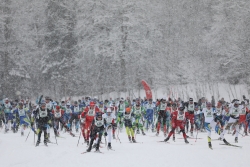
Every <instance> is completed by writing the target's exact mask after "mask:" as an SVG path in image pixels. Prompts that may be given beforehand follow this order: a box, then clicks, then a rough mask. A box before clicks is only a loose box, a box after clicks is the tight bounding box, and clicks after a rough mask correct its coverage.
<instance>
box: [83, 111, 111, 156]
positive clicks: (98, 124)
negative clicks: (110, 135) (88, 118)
mask: <svg viewBox="0 0 250 167" xmlns="http://www.w3.org/2000/svg"><path fill="white" fill-rule="evenodd" d="M105 125H106V120H105V119H104V118H103V117H102V113H101V112H98V113H96V117H94V119H93V121H92V123H91V126H90V131H91V132H90V143H89V148H88V149H87V152H90V151H91V149H92V145H93V142H94V140H95V138H96V136H97V133H98V141H97V145H96V152H100V150H99V146H100V142H101V139H102V135H103V133H104V135H105V136H107V133H106V132H105V128H104V126H105Z"/></svg>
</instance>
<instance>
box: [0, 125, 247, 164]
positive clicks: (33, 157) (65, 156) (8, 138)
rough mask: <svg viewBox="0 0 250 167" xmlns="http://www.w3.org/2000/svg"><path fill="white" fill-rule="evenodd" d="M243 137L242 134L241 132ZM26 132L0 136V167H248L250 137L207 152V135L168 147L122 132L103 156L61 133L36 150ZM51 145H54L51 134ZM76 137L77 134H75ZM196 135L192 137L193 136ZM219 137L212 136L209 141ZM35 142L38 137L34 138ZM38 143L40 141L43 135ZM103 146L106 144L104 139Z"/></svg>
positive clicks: (216, 143) (148, 137)
mask: <svg viewBox="0 0 250 167" xmlns="http://www.w3.org/2000/svg"><path fill="white" fill-rule="evenodd" d="M241 133H242V131H241ZM27 134H28V130H26V131H25V135H24V136H23V137H21V135H20V131H18V133H15V134H13V133H12V132H8V133H7V134H4V133H3V130H2V131H1V132H0V139H1V140H0V148H1V151H0V162H1V165H0V166H1V167H34V166H35V167H57V166H60V167H71V166H72V167H78V166H79V167H80V166H81V167H82V166H86V167H92V166H93V167H96V166H102V167H128V166H131V167H134V166H135V167H139V166H143V167H152V166H155V167H158V166H170V167H175V166H176V167H179V166H192V167H201V166H202V167H206V166H207V167H211V166H221V167H222V166H230V167H233V166H237V167H247V166H248V165H249V164H248V158H249V155H248V153H249V151H250V136H246V137H242V136H241V135H239V143H236V145H240V146H243V148H236V147H230V146H223V145H219V143H223V142H222V141H212V146H213V150H210V149H209V148H208V144H207V137H206V133H204V132H203V133H202V132H201V133H199V134H198V137H199V138H202V139H197V142H195V140H194V139H188V141H189V143H190V144H185V143H184V139H178V138H182V135H181V134H180V135H179V134H176V141H175V142H174V141H173V140H172V137H171V139H170V140H169V142H170V143H162V142H157V141H160V140H164V137H163V133H162V132H160V136H158V137H152V136H154V134H155V133H152V132H147V133H146V134H147V135H146V136H142V135H141V134H137V135H136V140H137V141H138V142H143V143H129V142H128V139H127V135H126V133H125V131H124V130H123V132H122V133H120V135H119V137H120V140H121V144H120V143H119V141H118V140H117V141H116V140H112V147H113V149H115V151H109V150H107V149H106V147H105V144H102V146H103V148H100V151H102V152H103V153H104V154H98V153H94V150H92V152H91V153H87V154H81V153H82V152H85V151H86V149H87V147H86V145H85V144H82V143H83V138H82V137H81V139H80V142H79V145H78V147H77V142H78V137H71V136H70V135H69V134H67V133H62V132H61V136H63V137H66V139H63V138H57V141H58V145H56V144H48V147H46V146H44V144H43V142H41V143H40V145H39V146H38V147H35V146H34V135H33V134H32V133H30V136H29V138H28V140H27V142H25V139H26V137H27ZM51 135H52V137H51V141H52V142H55V138H54V135H53V134H52V131H51ZM78 135H79V134H78ZM195 135H196V132H195V133H194V136H195ZM218 137H219V136H218V135H217V134H215V133H214V131H213V132H212V139H216V138H218ZM225 137H226V139H227V141H228V142H230V143H232V144H235V143H234V136H232V135H231V134H226V136H225ZM36 139H37V137H36ZM41 141H43V134H42V138H41ZM102 142H103V143H105V140H104V138H103V139H102Z"/></svg>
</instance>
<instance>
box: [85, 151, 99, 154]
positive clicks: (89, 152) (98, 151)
mask: <svg viewBox="0 0 250 167" xmlns="http://www.w3.org/2000/svg"><path fill="white" fill-rule="evenodd" d="M86 153H91V152H87V151H85V152H82V153H81V154H86ZM93 153H100V154H104V153H103V152H101V151H94V152H93Z"/></svg>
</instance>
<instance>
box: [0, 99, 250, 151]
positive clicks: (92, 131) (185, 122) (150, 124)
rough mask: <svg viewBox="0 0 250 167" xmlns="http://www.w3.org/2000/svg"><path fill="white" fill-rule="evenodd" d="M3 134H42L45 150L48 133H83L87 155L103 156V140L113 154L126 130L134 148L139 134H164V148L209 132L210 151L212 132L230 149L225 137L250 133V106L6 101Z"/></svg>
mask: <svg viewBox="0 0 250 167" xmlns="http://www.w3.org/2000/svg"><path fill="white" fill-rule="evenodd" d="M0 128H2V129H3V128H4V130H5V133H8V131H10V130H11V131H13V132H14V133H16V132H18V130H20V131H21V135H22V136H23V135H24V130H25V129H27V128H31V129H32V131H34V133H35V134H37V136H38V139H37V142H36V146H39V144H40V142H41V135H42V133H44V144H45V145H47V143H48V142H50V131H51V129H53V132H54V134H55V136H57V137H59V136H60V131H65V132H68V133H69V134H70V135H71V136H73V137H74V136H75V134H74V133H73V132H76V133H77V132H80V135H82V136H83V138H84V140H85V142H86V143H87V145H88V149H87V152H89V151H91V149H93V148H95V149H96V151H99V147H100V143H101V141H102V137H103V136H104V137H105V140H106V137H107V139H108V149H112V147H111V140H112V138H113V139H116V138H119V136H118V134H119V133H120V132H121V131H123V130H125V131H126V134H127V136H128V140H129V141H130V142H136V140H135V133H136V134H140V133H141V134H142V135H146V133H147V132H148V131H149V130H150V131H152V132H155V133H156V136H158V135H159V133H160V131H162V132H163V134H164V136H165V137H166V138H165V140H164V141H165V142H167V141H168V140H169V139H170V137H171V136H173V140H175V133H183V138H184V142H185V143H189V142H188V140H187V139H188V137H189V136H188V135H187V133H188V132H190V136H193V133H194V131H196V132H197V133H198V132H205V131H206V132H207V136H208V146H209V148H211V149H212V144H211V129H214V130H215V132H216V133H217V134H218V135H219V137H220V138H219V139H220V140H223V141H224V143H225V144H226V145H230V143H228V142H227V141H226V139H225V135H226V134H227V133H231V132H232V133H233V134H235V142H238V135H239V133H240V129H242V128H243V129H244V135H248V133H250V131H249V128H250V103H249V100H248V99H246V97H245V96H243V100H241V101H240V100H238V99H234V100H232V101H231V102H226V101H225V100H224V99H223V98H222V99H220V100H219V101H218V102H215V100H214V98H213V97H212V100H211V101H209V100H208V99H206V98H205V97H202V98H201V99H199V100H198V101H197V102H195V101H194V100H193V98H189V99H188V101H182V100H181V99H180V98H178V99H175V100H172V99H171V98H168V99H166V98H161V99H157V100H156V101H153V99H146V98H144V99H141V98H136V99H133V100H130V99H129V98H127V99H124V98H117V99H114V100H113V99H109V100H105V101H100V100H98V99H97V98H90V97H84V98H82V99H81V100H78V101H71V100H66V101H60V102H58V101H53V100H52V99H51V98H49V97H45V98H44V99H43V98H42V97H41V98H39V99H37V101H36V103H34V104H33V103H31V101H30V100H29V99H26V100H10V99H8V98H5V99H3V100H2V101H1V105H0Z"/></svg>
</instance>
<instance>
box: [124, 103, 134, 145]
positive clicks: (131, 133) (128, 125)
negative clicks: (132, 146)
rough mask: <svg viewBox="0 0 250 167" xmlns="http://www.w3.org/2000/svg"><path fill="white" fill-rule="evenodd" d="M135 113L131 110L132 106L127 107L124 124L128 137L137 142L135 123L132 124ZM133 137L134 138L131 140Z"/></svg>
mask: <svg viewBox="0 0 250 167" xmlns="http://www.w3.org/2000/svg"><path fill="white" fill-rule="evenodd" d="M133 116H134V114H133V113H132V112H131V108H130V107H127V108H126V111H125V113H124V125H125V129H126V133H127V135H128V139H129V141H130V142H134V143H135V142H136V141H135V138H134V130H133V125H132V119H133ZM131 137H132V140H131Z"/></svg>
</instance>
